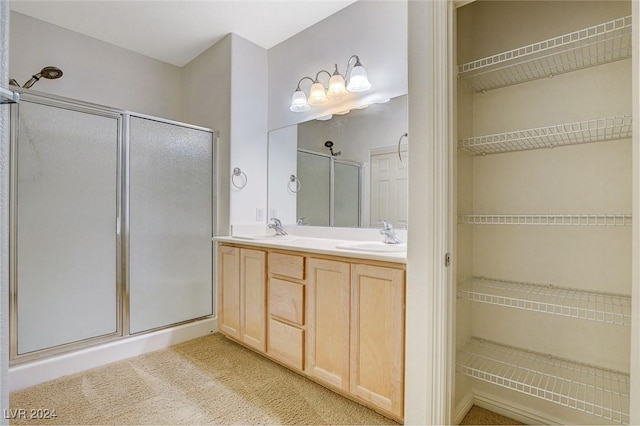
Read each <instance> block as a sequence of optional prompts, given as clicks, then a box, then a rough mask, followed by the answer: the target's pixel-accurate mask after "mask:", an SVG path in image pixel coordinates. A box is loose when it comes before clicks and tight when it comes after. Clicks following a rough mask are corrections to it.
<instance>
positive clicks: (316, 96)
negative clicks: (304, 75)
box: [309, 82, 328, 105]
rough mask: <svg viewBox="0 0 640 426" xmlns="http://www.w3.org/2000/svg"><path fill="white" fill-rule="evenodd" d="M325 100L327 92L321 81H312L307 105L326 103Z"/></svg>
mask: <svg viewBox="0 0 640 426" xmlns="http://www.w3.org/2000/svg"><path fill="white" fill-rule="evenodd" d="M327 101H328V99H327V93H326V91H325V88H324V86H323V85H322V83H319V82H316V83H313V86H311V90H310V91H309V105H322V104H326V103H327Z"/></svg>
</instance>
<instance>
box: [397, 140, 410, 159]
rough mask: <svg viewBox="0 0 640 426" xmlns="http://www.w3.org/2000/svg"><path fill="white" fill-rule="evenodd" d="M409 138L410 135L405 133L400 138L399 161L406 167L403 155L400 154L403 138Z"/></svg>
mask: <svg viewBox="0 0 640 426" xmlns="http://www.w3.org/2000/svg"><path fill="white" fill-rule="evenodd" d="M408 137H409V133H403V134H402V136H400V139H398V159H399V160H400V164H402V165H403V166H404V161H402V155H401V154H400V144H401V143H402V138H408Z"/></svg>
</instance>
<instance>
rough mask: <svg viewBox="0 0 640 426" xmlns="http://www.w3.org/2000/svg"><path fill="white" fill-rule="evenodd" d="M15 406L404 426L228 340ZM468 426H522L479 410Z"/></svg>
mask: <svg viewBox="0 0 640 426" xmlns="http://www.w3.org/2000/svg"><path fill="white" fill-rule="evenodd" d="M10 406H11V407H10V408H11V411H10V413H15V414H14V417H17V418H13V419H11V420H10V423H11V424H16V425H19V424H69V425H80V424H82V425H96V424H123V425H131V424H141V425H167V424H172V425H174V424H175V425H177V424H225V425H228V424H242V425H251V424H281V425H294V424H295V425H325V424H330V425H342V424H345V425H346V424H348V425H360V424H362V425H395V424H396V423H395V422H393V421H392V420H390V419H387V418H386V417H383V416H381V415H379V414H377V413H375V412H374V411H372V410H369V409H367V408H365V407H363V406H361V405H359V404H356V403H355V402H352V401H350V400H348V399H346V398H343V397H341V396H339V395H337V394H335V393H333V392H331V391H329V390H327V389H325V388H323V387H322V386H320V385H317V384H316V383H313V382H312V381H310V380H307V379H305V378H304V377H302V376H300V375H298V374H296V373H293V372H291V371H289V370H287V369H286V368H284V367H281V366H280V365H278V364H276V363H274V362H271V361H269V360H267V359H266V358H264V357H262V356H260V355H257V354H255V353H253V352H252V351H250V350H248V349H246V348H244V347H242V346H241V345H238V344H236V343H234V342H232V341H230V340H228V339H226V338H225V337H224V336H223V335H222V334H213V335H210V336H206V337H202V338H199V339H195V340H192V341H189V342H185V343H182V344H180V345H176V346H172V347H171V348H169V349H165V350H161V351H157V352H153V353H150V354H146V355H141V356H138V357H135V358H131V359H128V360H125V361H120V362H116V363H113V364H109V365H106V366H103V367H98V368H95V369H92V370H88V371H85V372H83V373H79V374H74V375H71V376H66V377H62V378H60V379H57V380H53V381H51V382H47V383H42V384H40V385H37V386H34V387H31V388H28V389H24V390H21V391H17V392H14V393H12V394H11V395H10ZM20 409H24V410H26V411H25V412H24V413H25V417H27V418H19V417H22V416H21V414H20V413H21V412H20V411H18V410H20ZM32 409H34V410H38V409H40V410H49V412H55V415H56V417H55V418H49V419H40V420H38V419H31V418H29V417H30V414H31V410H32ZM36 413H37V412H36ZM40 413H42V412H40ZM462 424H464V425H508V424H520V423H518V422H516V421H514V420H511V419H508V418H506V417H502V416H500V415H498V414H495V413H492V412H490V411H487V410H484V409H482V408H479V407H475V406H474V407H473V408H472V409H471V411H469V414H467V416H466V417H465V418H464V420H463V422H462Z"/></svg>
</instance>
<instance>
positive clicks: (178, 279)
mask: <svg viewBox="0 0 640 426" xmlns="http://www.w3.org/2000/svg"><path fill="white" fill-rule="evenodd" d="M129 169H130V172H129V173H130V196H129V197H130V216H129V217H130V237H129V238H130V240H129V246H130V255H129V286H130V288H129V292H130V330H131V333H137V332H140V331H145V330H149V329H152V328H157V327H162V326H166V325H170V324H175V323H177V322H181V321H186V320H189V319H193V318H198V317H202V316H206V315H211V314H212V312H213V309H212V308H213V294H212V292H213V287H212V284H213V282H212V271H211V268H212V257H211V256H212V242H211V237H212V191H213V188H212V172H213V141H212V135H211V133H209V132H205V131H200V130H195V129H190V128H186V127H181V126H177V125H173V124H168V123H162V122H158V121H153V120H148V119H143V118H136V117H132V118H131V134H130V165H129Z"/></svg>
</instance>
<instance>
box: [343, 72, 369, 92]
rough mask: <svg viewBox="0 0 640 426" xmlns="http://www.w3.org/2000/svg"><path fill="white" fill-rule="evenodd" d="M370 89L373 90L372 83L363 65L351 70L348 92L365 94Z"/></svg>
mask: <svg viewBox="0 0 640 426" xmlns="http://www.w3.org/2000/svg"><path fill="white" fill-rule="evenodd" d="M369 89H371V83H369V79H368V78H367V70H365V69H364V67H363V66H362V65H356V66H355V67H353V69H352V70H351V76H350V77H349V84H347V90H348V91H350V92H364V91H367V90H369Z"/></svg>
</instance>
